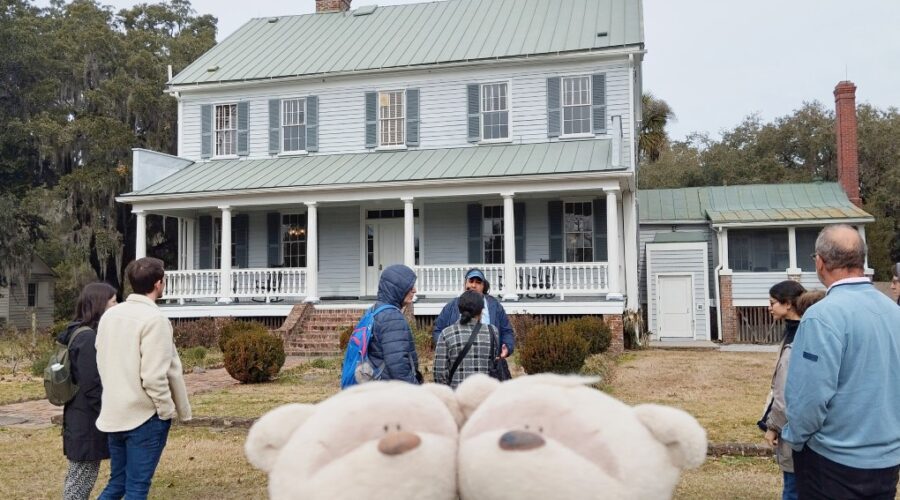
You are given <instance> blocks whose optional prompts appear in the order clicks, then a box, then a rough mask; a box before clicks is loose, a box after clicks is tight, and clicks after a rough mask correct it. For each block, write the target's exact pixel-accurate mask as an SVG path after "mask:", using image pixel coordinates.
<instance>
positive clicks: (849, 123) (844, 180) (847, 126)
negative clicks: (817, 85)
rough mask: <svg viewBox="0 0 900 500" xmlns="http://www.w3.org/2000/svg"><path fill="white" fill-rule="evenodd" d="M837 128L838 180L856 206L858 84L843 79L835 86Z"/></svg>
mask: <svg viewBox="0 0 900 500" xmlns="http://www.w3.org/2000/svg"><path fill="white" fill-rule="evenodd" d="M834 106H835V120H834V122H835V129H836V133H837V156H838V163H837V175H838V182H839V183H840V184H841V187H842V188H844V192H845V193H847V197H848V198H850V201H851V202H853V204H854V205H856V206H858V207H859V206H861V205H862V202H861V201H860V199H859V157H858V153H857V144H856V85H854V84H853V82H851V81H847V80H845V81H842V82H840V83H838V84H837V86H836V87H834Z"/></svg>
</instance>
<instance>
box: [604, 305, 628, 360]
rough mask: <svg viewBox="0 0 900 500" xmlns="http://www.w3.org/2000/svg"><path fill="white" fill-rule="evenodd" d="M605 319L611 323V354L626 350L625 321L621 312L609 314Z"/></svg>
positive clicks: (608, 323) (607, 322)
mask: <svg viewBox="0 0 900 500" xmlns="http://www.w3.org/2000/svg"><path fill="white" fill-rule="evenodd" d="M603 320H604V321H606V324H607V325H609V330H610V332H612V339H611V340H610V343H609V351H608V352H609V353H610V354H622V353H623V352H625V322H624V321H623V319H622V315H621V314H607V315H606V316H603Z"/></svg>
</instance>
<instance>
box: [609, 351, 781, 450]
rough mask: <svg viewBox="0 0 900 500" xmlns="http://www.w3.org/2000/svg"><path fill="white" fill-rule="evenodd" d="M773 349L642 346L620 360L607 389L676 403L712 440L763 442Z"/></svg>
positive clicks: (626, 397)
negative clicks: (758, 424) (762, 420)
mask: <svg viewBox="0 0 900 500" xmlns="http://www.w3.org/2000/svg"><path fill="white" fill-rule="evenodd" d="M776 357H777V354H776V353H749V352H748V353H743V352H741V353H739V352H718V351H713V352H700V351H662V350H647V351H637V352H635V353H633V354H627V355H626V356H625V357H624V358H623V359H622V360H621V361H620V363H619V366H618V368H617V369H616V374H615V376H614V378H613V381H612V383H611V385H610V388H611V393H612V394H613V395H614V396H615V397H617V398H619V399H621V400H623V401H625V402H627V403H628V404H638V403H659V404H664V405H669V406H675V407H678V408H681V409H683V410H685V411H687V412H688V413H690V414H691V415H694V416H695V417H696V418H697V420H699V421H700V424H701V425H703V427H705V428H706V431H707V433H708V436H709V440H710V441H711V442H716V443H722V442H743V443H759V444H762V442H763V439H762V433H761V432H760V430H759V429H758V428H757V427H756V421H757V420H759V417H760V415H762V410H763V406H764V405H765V402H766V396H767V395H768V393H769V385H770V382H771V378H772V370H773V368H774V366H775V360H776Z"/></svg>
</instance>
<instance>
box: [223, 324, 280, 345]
mask: <svg viewBox="0 0 900 500" xmlns="http://www.w3.org/2000/svg"><path fill="white" fill-rule="evenodd" d="M248 332H258V333H265V334H268V333H269V329H268V328H266V325H264V324H262V323H258V322H256V321H233V320H229V321H227V322H224V323H223V324H222V326H221V328H220V329H219V349H220V350H221V351H222V352H225V346H226V345H227V344H228V341H230V340H231V339H233V338H235V337H236V336H237V335H238V334H242V333H248Z"/></svg>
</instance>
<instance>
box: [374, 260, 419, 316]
mask: <svg viewBox="0 0 900 500" xmlns="http://www.w3.org/2000/svg"><path fill="white" fill-rule="evenodd" d="M415 284H416V273H415V271H413V270H412V269H410V268H408V267H406V266H404V265H402V264H397V265H393V266H388V267H387V268H386V269H385V270H384V271H383V272H382V273H381V279H380V280H379V281H378V301H379V302H382V303H385V304H391V305H393V306H397V307H403V298H404V297H406V294H407V293H409V291H410V290H412V287H413V285H415Z"/></svg>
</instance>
